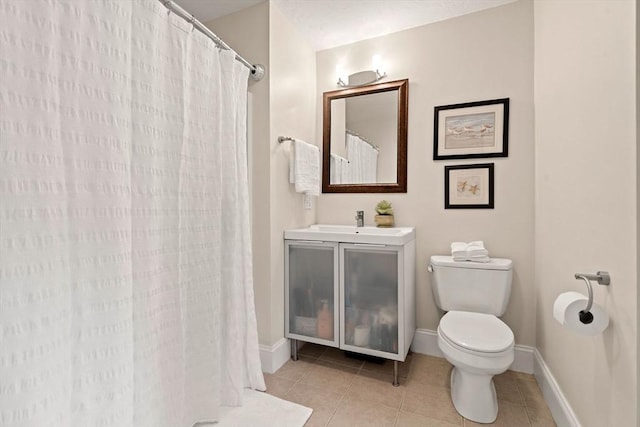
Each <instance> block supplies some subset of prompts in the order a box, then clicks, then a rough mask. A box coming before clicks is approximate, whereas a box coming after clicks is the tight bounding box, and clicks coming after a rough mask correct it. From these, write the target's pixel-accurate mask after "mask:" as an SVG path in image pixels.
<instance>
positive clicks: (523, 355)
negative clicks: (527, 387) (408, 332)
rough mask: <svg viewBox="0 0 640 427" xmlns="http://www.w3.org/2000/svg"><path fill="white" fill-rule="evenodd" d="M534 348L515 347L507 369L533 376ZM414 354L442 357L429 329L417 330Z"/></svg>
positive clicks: (413, 346) (433, 333) (436, 336)
mask: <svg viewBox="0 0 640 427" xmlns="http://www.w3.org/2000/svg"><path fill="white" fill-rule="evenodd" d="M534 350H535V349H534V348H533V347H529V346H526V345H516V348H515V359H514V361H513V364H512V365H511V367H510V368H509V369H511V370H512V371H517V372H524V373H525V374H533V372H534V371H533V368H534V364H533V359H534V356H533V353H534ZM411 351H413V352H414V353H420V354H426V355H428V356H434V357H444V354H442V352H441V351H440V348H439V347H438V334H437V332H436V331H432V330H430V329H418V330H416V333H415V335H414V338H413V343H412V344H411Z"/></svg>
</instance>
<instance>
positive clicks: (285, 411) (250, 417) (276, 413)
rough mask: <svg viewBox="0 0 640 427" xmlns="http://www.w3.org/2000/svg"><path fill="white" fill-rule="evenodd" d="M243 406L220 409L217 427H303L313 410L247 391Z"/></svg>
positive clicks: (265, 394) (267, 395) (264, 394)
mask: <svg viewBox="0 0 640 427" xmlns="http://www.w3.org/2000/svg"><path fill="white" fill-rule="evenodd" d="M242 397H243V400H244V404H243V405H242V406H235V407H231V406H223V407H221V408H220V410H221V417H220V422H218V423H217V424H215V426H216V427H302V426H303V425H304V423H306V422H307V420H308V419H309V417H310V416H311V412H312V409H311V408H307V407H306V406H302V405H298V404H297V403H293V402H287V401H286V400H282V399H278V398H277V397H274V396H271V395H270V394H267V393H263V392H261V391H255V390H250V389H245V390H244V393H243V395H242Z"/></svg>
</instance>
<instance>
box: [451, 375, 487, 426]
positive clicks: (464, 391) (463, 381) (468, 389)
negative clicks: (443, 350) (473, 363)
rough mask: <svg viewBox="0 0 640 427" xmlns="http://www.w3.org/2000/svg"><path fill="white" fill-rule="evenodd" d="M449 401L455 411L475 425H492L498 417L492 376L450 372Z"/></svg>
mask: <svg viewBox="0 0 640 427" xmlns="http://www.w3.org/2000/svg"><path fill="white" fill-rule="evenodd" d="M451 400H452V401H453V406H454V407H455V408H456V411H458V413H459V414H460V415H462V416H463V417H465V418H466V419H468V420H471V421H475V422H477V423H492V422H494V421H495V420H496V418H497V416H498V399H497V397H496V388H495V386H494V384H493V375H487V374H480V375H479V374H475V373H471V372H465V371H463V370H461V369H460V368H459V367H457V366H454V367H453V370H452V371H451Z"/></svg>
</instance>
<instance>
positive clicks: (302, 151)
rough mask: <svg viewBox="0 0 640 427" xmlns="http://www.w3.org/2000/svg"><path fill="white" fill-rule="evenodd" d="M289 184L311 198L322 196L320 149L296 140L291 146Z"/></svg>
mask: <svg viewBox="0 0 640 427" xmlns="http://www.w3.org/2000/svg"><path fill="white" fill-rule="evenodd" d="M291 148H292V156H291V157H292V158H291V161H290V163H289V182H292V183H294V184H295V187H296V192H298V193H305V194H307V195H309V196H319V195H320V148H318V147H316V146H315V145H312V144H308V143H306V142H304V141H300V140H298V139H296V140H295V141H293V144H292V145H291Z"/></svg>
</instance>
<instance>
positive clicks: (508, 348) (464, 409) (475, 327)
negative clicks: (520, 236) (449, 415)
mask: <svg viewBox="0 0 640 427" xmlns="http://www.w3.org/2000/svg"><path fill="white" fill-rule="evenodd" d="M512 265H513V263H512V261H511V260H509V259H500V258H492V259H491V261H490V262H487V263H477V262H466V261H453V259H452V258H451V257H450V256H436V255H434V256H432V257H431V260H430V268H429V271H431V272H433V277H432V279H433V280H432V282H431V284H432V289H433V295H434V297H435V302H436V305H437V306H438V307H439V308H441V309H442V310H444V311H446V312H447V313H446V314H445V315H444V316H443V317H442V319H440V324H439V325H438V346H439V347H440V350H441V351H442V352H443V353H444V356H445V358H446V359H447V360H448V361H449V363H451V364H452V365H453V371H452V372H451V400H452V401H453V405H454V406H455V408H456V410H457V411H458V413H460V415H462V416H463V417H465V418H467V419H469V420H472V421H475V422H478V423H492V422H494V421H495V419H496V417H497V415H498V400H497V399H496V389H495V386H494V385H493V376H494V375H497V374H501V373H503V372H504V371H506V370H507V369H508V368H509V366H511V364H512V363H513V357H514V350H513V349H514V340H513V332H512V331H511V329H510V328H509V327H508V326H507V325H506V324H505V323H504V322H503V321H502V320H500V319H498V316H502V314H503V313H504V312H505V310H506V308H507V303H508V302H509V295H510V293H511V279H512V276H513V271H512Z"/></svg>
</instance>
